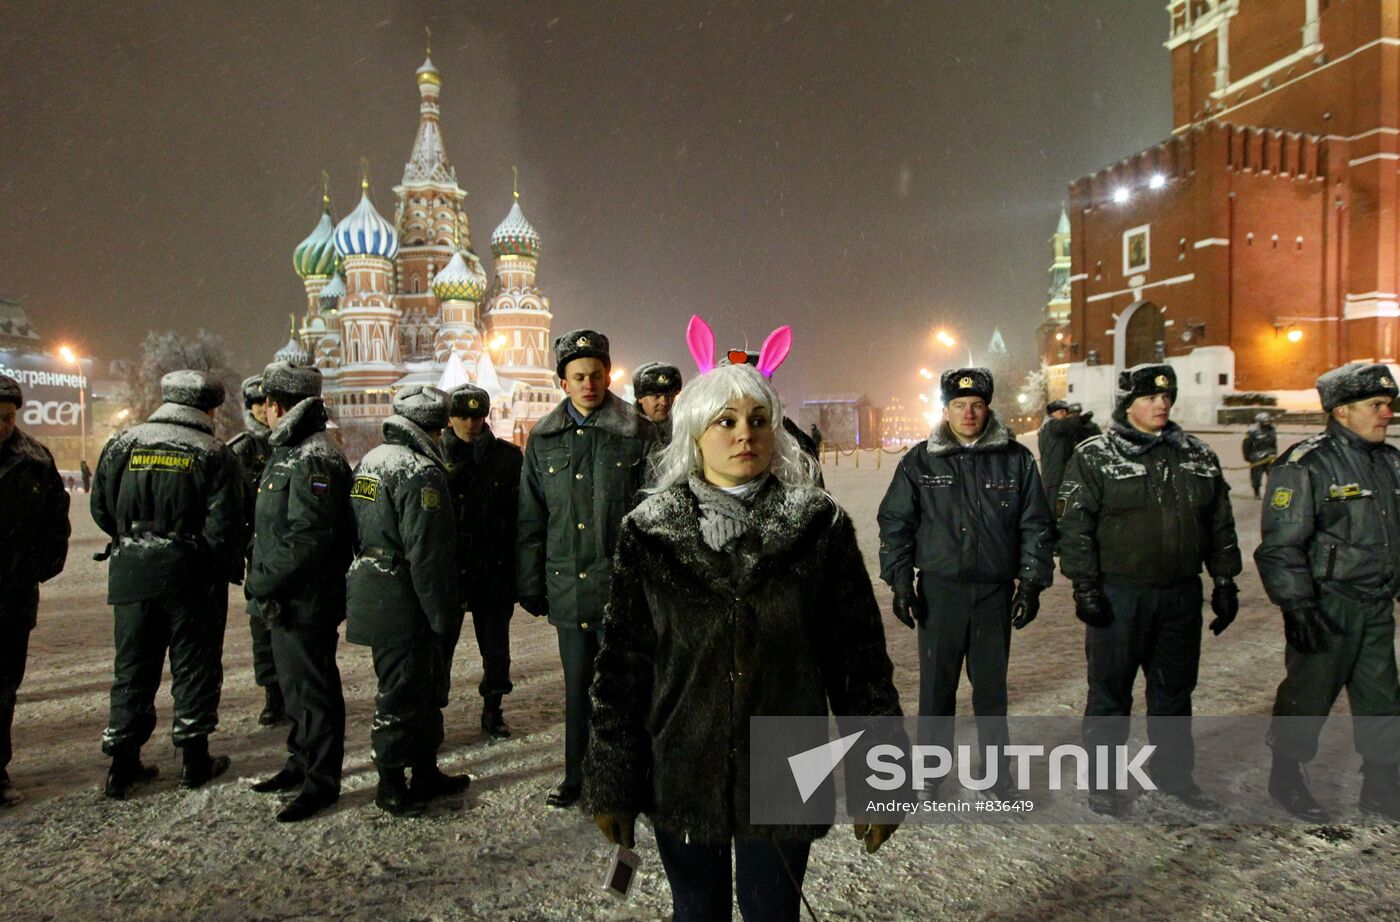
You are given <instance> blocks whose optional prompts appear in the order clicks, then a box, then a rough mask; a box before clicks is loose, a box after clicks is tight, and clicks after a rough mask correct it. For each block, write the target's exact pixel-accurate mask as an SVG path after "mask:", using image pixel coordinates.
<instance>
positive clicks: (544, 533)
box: [515, 393, 656, 631]
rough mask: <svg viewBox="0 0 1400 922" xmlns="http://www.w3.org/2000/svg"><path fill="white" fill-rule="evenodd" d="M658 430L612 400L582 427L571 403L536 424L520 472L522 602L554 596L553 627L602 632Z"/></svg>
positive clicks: (551, 601) (551, 604)
mask: <svg viewBox="0 0 1400 922" xmlns="http://www.w3.org/2000/svg"><path fill="white" fill-rule="evenodd" d="M655 444H656V427H655V426H654V425H652V424H651V422H650V421H648V420H645V419H642V418H641V417H640V416H638V415H637V412H636V411H635V410H634V409H633V408H632V407H631V406H630V405H629V404H627V403H625V402H623V400H622V399H621V398H620V397H618V396H616V395H615V394H612V393H609V394H608V396H607V399H606V400H605V401H604V403H603V405H602V406H601V407H599V408H598V409H597V410H595V411H594V413H593V415H592V416H590V417H589V418H588V421H587V422H586V423H585V424H584V425H582V426H578V425H575V424H574V421H573V418H572V417H571V416H570V415H569V411H568V399H567V398H566V399H565V400H564V401H563V402H561V403H560V404H559V406H557V407H555V408H554V409H553V410H551V411H550V412H549V414H548V415H547V416H545V418H544V419H542V420H540V421H539V422H538V423H536V424H535V428H534V429H533V430H531V432H530V441H529V442H528V443H526V445H525V463H524V467H523V468H522V469H521V472H520V512H519V517H518V519H517V522H518V528H519V532H518V543H517V549H518V556H517V558H516V559H517V561H518V563H517V569H516V577H515V578H516V585H517V587H518V595H517V598H521V599H526V598H530V597H532V596H534V597H547V598H548V599H549V621H550V623H551V624H554V625H556V626H561V627H576V628H579V629H581V630H585V631H592V630H597V628H598V625H599V624H600V623H601V621H602V618H603V605H604V603H606V602H607V600H608V585H609V581H610V579H611V577H612V559H613V550H614V549H615V548H616V547H617V535H618V531H619V529H620V528H621V525H622V517H623V516H624V515H626V514H627V512H629V511H630V510H631V509H632V507H633V506H635V505H636V504H637V501H638V500H639V499H640V490H641V488H642V484H643V482H644V480H645V478H646V476H647V460H648V458H647V456H648V455H649V454H650V453H651V451H652V448H653V446H654V445H655Z"/></svg>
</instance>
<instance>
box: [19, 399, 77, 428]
mask: <svg viewBox="0 0 1400 922" xmlns="http://www.w3.org/2000/svg"><path fill="white" fill-rule="evenodd" d="M78 410H79V408H78V402H77V401H76V400H74V401H64V400H47V401H39V400H28V401H25V404H24V411H23V412H22V413H21V414H20V425H21V426H23V427H25V428H26V429H34V428H37V427H39V426H73V427H75V428H76V427H77V425H78Z"/></svg>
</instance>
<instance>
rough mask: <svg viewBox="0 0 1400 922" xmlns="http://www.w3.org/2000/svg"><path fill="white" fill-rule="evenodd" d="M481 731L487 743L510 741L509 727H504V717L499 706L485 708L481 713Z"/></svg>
mask: <svg viewBox="0 0 1400 922" xmlns="http://www.w3.org/2000/svg"><path fill="white" fill-rule="evenodd" d="M481 729H482V730H483V731H484V732H485V733H486V737H487V742H488V743H499V742H500V741H501V740H508V739H510V727H508V726H506V718H505V715H504V714H502V713H501V708H500V706H499V705H497V706H496V707H491V706H490V705H488V706H486V707H485V708H484V709H482V711H481Z"/></svg>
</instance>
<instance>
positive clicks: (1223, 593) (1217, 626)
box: [1210, 579, 1240, 637]
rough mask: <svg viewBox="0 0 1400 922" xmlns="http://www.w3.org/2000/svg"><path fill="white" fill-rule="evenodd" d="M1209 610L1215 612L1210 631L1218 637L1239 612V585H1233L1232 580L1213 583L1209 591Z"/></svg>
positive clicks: (1232, 622) (1233, 621)
mask: <svg viewBox="0 0 1400 922" xmlns="http://www.w3.org/2000/svg"><path fill="white" fill-rule="evenodd" d="M1210 610H1211V611H1213V612H1215V620H1214V621H1212V622H1211V623H1210V632H1211V633H1212V634H1214V635H1215V636H1217V637H1219V636H1220V634H1221V632H1223V631H1224V630H1225V629H1226V628H1227V627H1229V626H1230V625H1232V624H1234V623H1235V616H1236V615H1238V614H1239V613H1240V587H1239V586H1236V585H1235V581H1234V580H1232V579H1230V580H1223V581H1221V582H1218V583H1216V584H1215V588H1214V589H1212V590H1211V593H1210Z"/></svg>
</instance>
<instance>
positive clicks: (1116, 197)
mask: <svg viewBox="0 0 1400 922" xmlns="http://www.w3.org/2000/svg"><path fill="white" fill-rule="evenodd" d="M1129 198H1131V196H1130V195H1129V193H1128V190H1127V189H1126V188H1125V187H1123V186H1119V187H1118V188H1117V189H1114V190H1113V201H1114V203H1115V204H1118V205H1124V204H1127V201H1128V199H1129Z"/></svg>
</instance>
